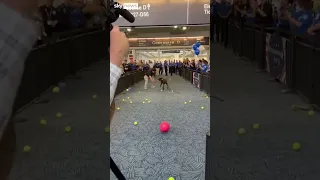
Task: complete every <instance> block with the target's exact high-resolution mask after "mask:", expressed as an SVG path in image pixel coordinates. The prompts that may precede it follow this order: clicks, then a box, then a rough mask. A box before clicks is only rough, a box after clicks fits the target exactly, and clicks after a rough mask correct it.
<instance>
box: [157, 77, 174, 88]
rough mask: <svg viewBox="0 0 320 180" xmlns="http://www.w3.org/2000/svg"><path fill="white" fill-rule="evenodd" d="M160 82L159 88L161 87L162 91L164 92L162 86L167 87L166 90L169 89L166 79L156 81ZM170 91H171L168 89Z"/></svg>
mask: <svg viewBox="0 0 320 180" xmlns="http://www.w3.org/2000/svg"><path fill="white" fill-rule="evenodd" d="M158 80H159V81H160V88H161V86H162V90H164V85H167V89H170V87H169V85H168V81H167V80H166V79H163V78H159V79H158ZM170 90H171V89H170Z"/></svg>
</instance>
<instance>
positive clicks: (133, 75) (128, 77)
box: [115, 71, 144, 96]
mask: <svg viewBox="0 0 320 180" xmlns="http://www.w3.org/2000/svg"><path fill="white" fill-rule="evenodd" d="M143 76H144V73H143V72H142V71H132V72H127V73H125V74H124V75H122V76H121V78H120V79H119V81H118V86H117V89H116V92H115V96H117V95H119V94H120V93H121V92H123V91H124V90H126V89H128V88H129V87H130V86H132V85H134V84H135V83H137V82H139V81H142V80H143Z"/></svg>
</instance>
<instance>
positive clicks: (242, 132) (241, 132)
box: [238, 128, 246, 134]
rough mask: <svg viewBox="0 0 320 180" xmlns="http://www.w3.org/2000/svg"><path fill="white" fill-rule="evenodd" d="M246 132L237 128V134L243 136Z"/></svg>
mask: <svg viewBox="0 0 320 180" xmlns="http://www.w3.org/2000/svg"><path fill="white" fill-rule="evenodd" d="M245 133H246V130H245V129H244V128H239V129H238V134H245Z"/></svg>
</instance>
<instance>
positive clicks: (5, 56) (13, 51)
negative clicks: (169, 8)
mask: <svg viewBox="0 0 320 180" xmlns="http://www.w3.org/2000/svg"><path fill="white" fill-rule="evenodd" d="M36 8H37V0H29V1H25V0H0V12H1V16H0V34H1V36H0V49H2V51H1V52H0V179H1V180H5V179H6V178H7V176H8V175H9V173H10V170H11V166H12V163H13V160H14V151H15V144H16V140H15V130H14V124H13V121H12V120H11V116H12V107H13V104H14V100H15V97H16V93H17V91H18V87H19V85H20V81H21V77H22V74H23V70H24V62H25V60H26V58H27V56H28V54H29V52H30V51H31V49H32V46H33V45H34V43H35V42H36V40H37V37H38V36H39V33H40V31H38V30H37V28H36V26H35V23H34V22H33V21H32V14H33V12H35V9H36ZM8 18H9V19H8ZM22 29H23V30H22ZM107 48H108V47H106V51H107ZM128 48H129V43H128V39H127V38H126V36H125V34H124V33H122V32H120V31H119V28H118V27H114V29H113V30H112V31H111V32H110V104H111V102H112V101H113V96H114V93H115V89H116V87H117V83H118V79H119V78H120V76H121V70H120V68H119V66H120V65H121V62H122V60H123V57H124V56H125V55H126V54H127V53H128Z"/></svg>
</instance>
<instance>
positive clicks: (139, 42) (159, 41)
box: [129, 37, 209, 48]
mask: <svg viewBox="0 0 320 180" xmlns="http://www.w3.org/2000/svg"><path fill="white" fill-rule="evenodd" d="M197 42H200V43H201V45H209V37H172V38H129V44H130V47H159V46H190V48H191V46H192V45H193V44H195V43H197Z"/></svg>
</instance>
